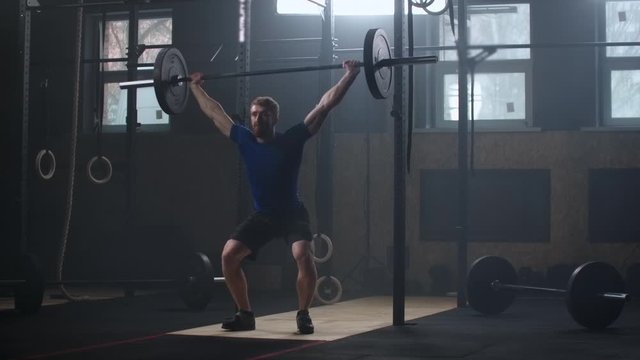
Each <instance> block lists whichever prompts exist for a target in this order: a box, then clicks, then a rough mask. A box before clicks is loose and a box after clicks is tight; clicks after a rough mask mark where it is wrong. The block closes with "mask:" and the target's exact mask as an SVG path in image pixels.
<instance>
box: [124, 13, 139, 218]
mask: <svg viewBox="0 0 640 360" xmlns="http://www.w3.org/2000/svg"><path fill="white" fill-rule="evenodd" d="M137 48H138V5H137V4H136V2H132V3H131V5H130V7H129V48H128V51H127V80H128V81H133V80H137V73H138V66H137V65H138V51H137ZM137 101H138V92H137V91H136V89H129V90H127V137H126V141H125V158H126V159H127V171H126V173H125V178H126V182H125V186H126V191H125V194H126V195H125V196H126V199H125V204H126V220H125V221H126V222H127V224H128V225H131V221H132V220H133V218H132V215H133V204H135V199H134V191H133V187H134V186H135V183H136V182H135V178H136V177H135V170H136V167H135V159H134V157H133V155H134V154H133V152H134V148H135V135H136V129H137V128H138V104H137Z"/></svg>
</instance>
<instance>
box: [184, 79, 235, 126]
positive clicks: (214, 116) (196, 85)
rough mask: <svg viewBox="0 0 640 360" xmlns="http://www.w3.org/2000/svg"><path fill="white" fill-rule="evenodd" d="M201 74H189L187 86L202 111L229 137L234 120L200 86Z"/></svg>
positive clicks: (201, 81)
mask: <svg viewBox="0 0 640 360" xmlns="http://www.w3.org/2000/svg"><path fill="white" fill-rule="evenodd" d="M202 76H203V75H202V73H194V74H192V75H191V76H190V78H191V83H190V84H189V87H190V88H191V92H192V93H193V96H194V97H195V98H196V101H197V102H198V105H199V106H200V109H201V110H202V112H203V113H204V114H205V115H207V117H208V118H209V119H211V120H213V123H214V124H215V125H216V127H217V128H218V130H220V132H221V133H222V134H224V136H226V137H229V135H230V134H231V127H232V126H233V125H234V122H233V120H231V117H229V115H227V113H226V112H225V111H224V109H223V108H222V105H220V103H219V102H217V101H215V100H214V99H212V98H211V97H209V95H207V93H206V92H205V91H204V89H203V88H202V83H203V80H202Z"/></svg>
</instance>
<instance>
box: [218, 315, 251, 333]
mask: <svg viewBox="0 0 640 360" xmlns="http://www.w3.org/2000/svg"><path fill="white" fill-rule="evenodd" d="M222 328H223V329H226V330H229V331H248V330H255V329H256V318H255V317H254V316H253V312H252V311H244V310H240V311H238V312H237V313H236V314H235V315H233V318H230V319H227V320H225V321H224V322H223V323H222Z"/></svg>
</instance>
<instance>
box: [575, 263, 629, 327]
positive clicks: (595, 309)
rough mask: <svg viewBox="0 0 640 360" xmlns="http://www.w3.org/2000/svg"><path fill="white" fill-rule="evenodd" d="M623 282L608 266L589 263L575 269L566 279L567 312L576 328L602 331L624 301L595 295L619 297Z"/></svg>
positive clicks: (617, 313)
mask: <svg viewBox="0 0 640 360" xmlns="http://www.w3.org/2000/svg"><path fill="white" fill-rule="evenodd" d="M624 291H625V285H624V280H623V279H622V276H621V275H620V273H618V271H617V270H616V268H614V267H613V266H612V265H610V264H607V263H604V262H600V261H592V262H588V263H586V264H583V265H581V266H579V267H578V268H577V269H576V270H575V271H574V272H573V274H572V275H571V278H570V279H569V288H568V290H567V297H566V302H567V309H568V310H569V313H570V314H571V316H572V317H573V319H574V320H575V321H576V322H577V323H578V324H580V325H582V326H584V327H586V328H588V329H592V330H602V329H604V328H606V327H607V326H609V325H611V324H612V323H613V322H614V321H615V320H616V319H617V318H618V316H620V312H621V311H622V308H623V307H624V300H617V299H606V298H604V297H602V296H598V294H603V293H606V292H612V293H622V292H624Z"/></svg>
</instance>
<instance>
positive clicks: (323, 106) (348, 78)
mask: <svg viewBox="0 0 640 360" xmlns="http://www.w3.org/2000/svg"><path fill="white" fill-rule="evenodd" d="M342 67H343V68H345V69H346V72H345V73H344V75H343V76H342V78H340V80H339V81H338V83H337V84H335V85H334V86H333V87H332V88H331V89H329V90H327V92H326V93H324V95H322V98H320V102H318V104H317V105H316V107H315V108H314V109H313V110H311V112H310V113H309V114H308V115H307V117H306V118H305V119H304V124H305V125H306V126H307V129H309V132H310V133H311V135H314V134H316V133H317V132H318V131H319V130H320V127H321V126H322V123H324V120H325V119H326V118H327V115H328V114H329V112H330V111H331V110H332V109H333V108H334V107H336V105H338V104H339V103H340V101H342V98H343V97H344V95H345V94H346V93H347V90H349V87H351V84H353V81H354V80H355V79H356V77H357V76H358V73H359V72H360V64H359V62H358V61H356V60H347V61H345V62H343V63H342Z"/></svg>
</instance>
